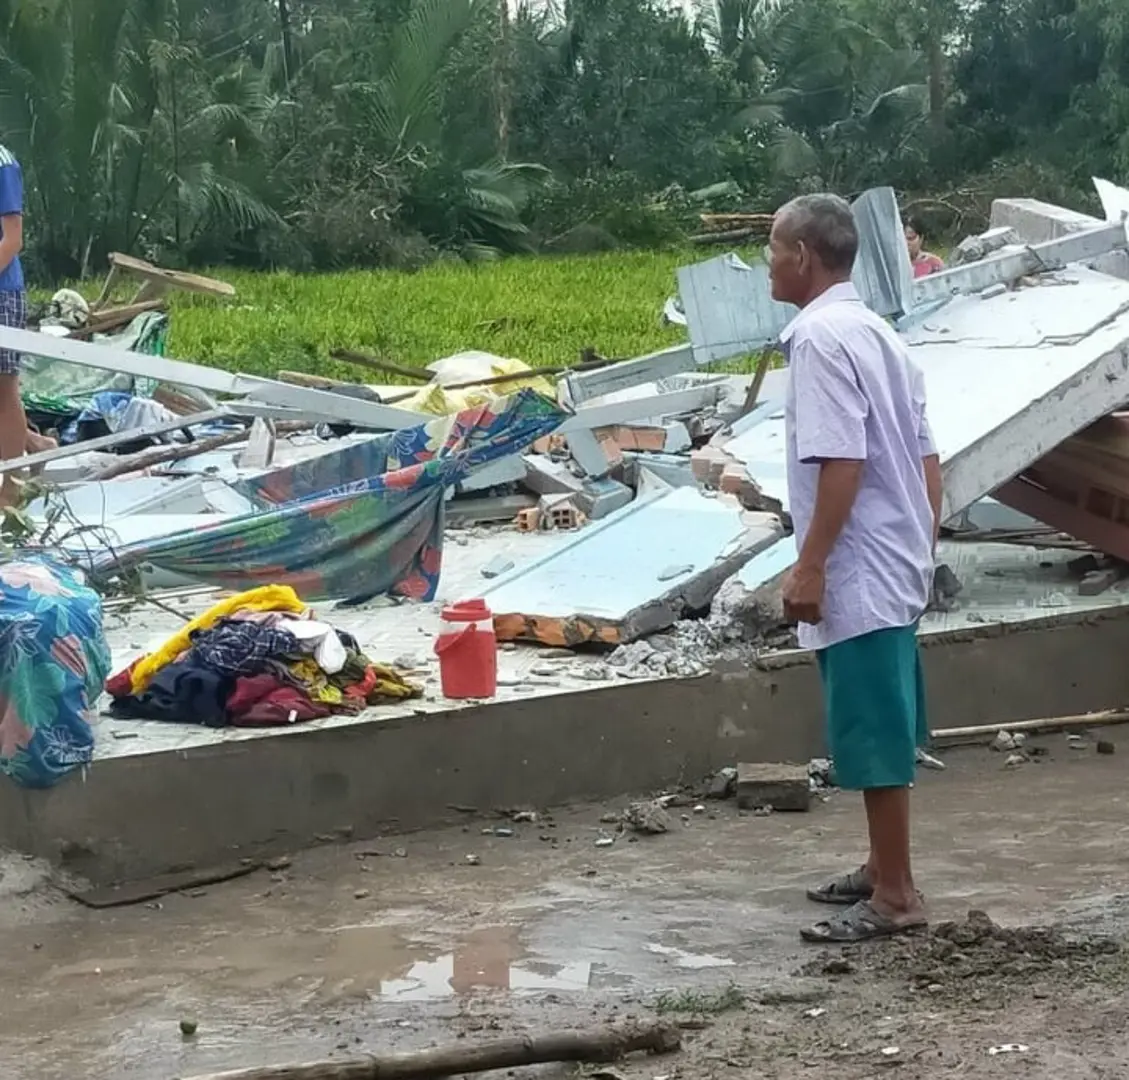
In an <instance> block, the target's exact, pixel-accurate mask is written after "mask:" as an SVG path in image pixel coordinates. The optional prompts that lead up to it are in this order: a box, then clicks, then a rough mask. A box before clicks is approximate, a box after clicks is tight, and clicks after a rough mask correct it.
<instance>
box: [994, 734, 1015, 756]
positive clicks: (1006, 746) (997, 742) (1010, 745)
mask: <svg viewBox="0 0 1129 1080" xmlns="http://www.w3.org/2000/svg"><path fill="white" fill-rule="evenodd" d="M992 749H993V750H995V751H997V752H999V753H1001V754H1002V753H1008V752H1010V751H1012V750H1014V749H1015V736H1014V735H1012V733H1011V732H1010V731H997V732H996V737H995V738H994V739H993V740H992Z"/></svg>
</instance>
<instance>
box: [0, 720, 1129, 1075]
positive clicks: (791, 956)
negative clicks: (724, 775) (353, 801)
mask: <svg viewBox="0 0 1129 1080" xmlns="http://www.w3.org/2000/svg"><path fill="white" fill-rule="evenodd" d="M1122 730H1124V729H1122ZM1118 735H1119V732H1117V731H1115V732H1114V736H1113V737H1114V738H1115V739H1117V738H1118ZM1042 743H1043V745H1044V746H1046V747H1048V748H1049V753H1048V754H1047V755H1046V756H1045V757H1044V758H1042V759H1040V760H1039V761H1038V763H1036V762H1032V763H1030V764H1028V765H1025V766H1023V767H1022V768H1019V769H1015V770H1007V769H1005V768H1004V763H1003V759H1002V757H1001V756H1000V755H997V754H991V753H989V752H988V751H987V750H983V751H981V750H972V751H965V752H962V753H961V754H959V755H952V756H950V758H949V761H950V768H949V769H948V771H947V772H944V773H938V774H926V775H924V776H923V777H922V782H921V784H920V785H919V789H918V800H917V810H918V817H917V821H918V826H917V836H916V844H917V851H918V860H919V873H920V878H921V885H922V887H923V888H924V889H925V890H926V892H927V894H928V896H929V898H930V903H931V914H932V917H933V919H934V922H935V923H937V922H939V921H943V920H952V919H958V920H963V919H964V917H965V916H966V914H967V912H968V910H969V909H981V910H984V911H986V912H988V913H989V914H990V915H991V917H992V918H993V919H995V920H996V921H997V922H998V923H1000V924H1003V925H1005V926H1009V927H1015V926H1024V925H1030V924H1036V923H1038V924H1042V923H1049V922H1061V923H1063V924H1064V925H1065V926H1066V927H1067V929H1068V930H1069V932H1070V934H1072V935H1075V936H1078V935H1081V937H1082V938H1083V939H1085V940H1086V941H1089V940H1090V939H1091V938H1092V937H1094V936H1098V937H1100V938H1102V939H1103V940H1101V941H1099V942H1098V943H1097V945H1096V946H1094V947H1089V946H1087V947H1085V948H1080V947H1078V946H1076V945H1074V944H1071V940H1068V939H1067V938H1063V937H1057V936H1039V935H1035V936H1032V935H1030V934H1027V935H1023V934H1021V935H1018V936H1016V935H1012V936H1006V935H1003V936H1001V934H1000V933H998V932H995V931H992V930H991V929H990V927H988V926H987V924H976V923H974V924H973V925H972V926H971V928H970V927H969V926H967V925H963V926H960V927H956V928H947V929H944V930H942V931H941V933H940V934H939V935H936V936H933V937H931V938H928V939H925V940H923V941H922V942H920V943H917V944H915V945H912V946H901V945H888V946H885V947H879V948H874V949H867V950H862V951H859V952H857V953H848V954H847V955H846V956H844V955H842V954H838V953H837V954H834V955H831V954H828V955H825V954H824V953H822V952H821V951H820V950H818V949H817V950H814V951H813V950H811V949H807V948H805V947H803V946H802V945H800V943H799V942H798V940H797V938H796V933H795V932H796V928H797V927H798V926H799V925H800V923H801V922H802V921H803V920H810V919H812V918H813V917H814V916H816V915H817V914H818V912H816V911H813V910H812V909H811V907H810V906H809V905H808V904H807V903H806V902H805V901H804V899H803V888H804V886H805V885H807V884H808V883H810V882H812V881H814V880H817V879H819V878H820V877H822V876H823V875H825V874H826V873H827V872H828V871H834V870H837V869H839V868H841V867H844V866H849V865H851V864H852V863H853V862H855V861H857V858H858V854H859V838H860V836H861V829H862V821H861V814H860V807H859V805H858V803H857V802H856V800H855V799H854V798H852V797H850V796H845V795H835V796H833V797H832V798H831V800H830V801H829V802H827V803H826V804H824V805H819V806H817V807H816V808H815V809H814V810H813V811H812V812H811V813H809V814H806V815H795V816H787V815H783V814H777V815H774V816H771V817H767V818H761V817H755V816H752V815H749V816H745V815H740V814H738V812H737V811H736V809H735V807H734V806H733V804H732V803H720V804H715V803H711V804H708V809H707V810H706V811H705V812H695V808H694V806H693V805H688V806H686V807H685V808H679V809H675V810H674V811H673V817H674V828H673V830H672V831H671V832H669V833H667V834H665V835H660V836H653V837H641V838H639V839H638V840H637V841H635V842H633V841H632V840H631V839H630V838H629V837H627V836H622V837H620V838H619V839H617V841H616V843H615V844H614V845H612V846H610V847H603V846H598V845H597V843H596V841H597V839H598V838H600V837H601V836H606V835H609V834H610V833H611V832H612V831H613V827H612V826H611V825H609V824H606V823H602V822H601V817H603V816H604V815H606V814H608V813H609V811H615V810H616V809H619V808H618V807H614V806H600V807H582V808H576V809H572V810H569V811H562V812H556V813H552V814H544V813H538V816H537V820H535V821H524V820H519V821H514V820H513V819H512V818H510V817H503V816H498V815H493V814H491V813H488V812H483V813H479V814H469V813H468V814H467V815H466V821H465V824H464V825H463V826H462V827H461V828H453V829H450V830H447V831H444V832H440V833H429V834H417V835H411V836H406V837H390V838H387V839H383V840H378V841H366V842H356V843H354V842H350V841H343V842H341V843H340V844H336V845H326V846H325V847H323V848H320V849H317V850H314V851H311V852H307V853H304V854H300V855H295V856H294V858H293V860H292V862H290V864H289V865H286V866H280V867H278V868H277V869H275V870H274V871H267V870H264V871H261V872H258V873H256V874H255V875H252V876H251V877H248V878H245V879H243V880H241V881H236V882H231V883H228V884H225V885H218V886H213V887H210V888H208V889H206V890H200V891H198V892H196V893H194V894H191V895H184V894H181V895H175V896H171V897H167V898H165V899H164V900H163V901H161V902H160V903H154V904H151V905H139V906H136V907H131V908H123V909H117V910H112V911H103V912H95V911H89V910H86V909H84V908H81V907H79V906H78V905H76V904H74V903H73V902H72V901H70V900H67V899H65V898H64V897H63V896H62V894H61V893H60V892H59V891H58V890H57V889H56V888H55V887H54V884H53V883H52V881H51V879H50V875H49V873H48V872H47V871H46V870H45V869H44V868H43V867H40V866H39V865H38V864H34V863H30V862H26V861H24V860H23V859H21V858H20V857H19V856H7V857H5V859H4V862H3V864H2V871H3V872H2V874H0V924H2V929H3V933H2V935H0V994H2V999H3V1001H4V1007H3V1009H2V1010H0V1072H2V1075H4V1076H5V1077H8V1076H11V1077H18V1078H24V1077H27V1078H29V1080H30V1078H36V1080H75V1078H76V1077H82V1078H83V1080H127V1078H132V1080H171V1078H173V1077H184V1076H190V1075H193V1074H195V1073H200V1072H206V1071H209V1070H212V1069H219V1068H233V1067H236V1066H240V1065H251V1064H260V1063H267V1062H280V1061H287V1060H305V1059H310V1058H316V1057H338V1058H344V1057H348V1056H350V1055H355V1054H358V1053H361V1052H364V1051H366V1050H381V1049H391V1048H396V1049H410V1048H414V1047H422V1046H429V1045H434V1044H437V1043H442V1042H447V1041H450V1040H453V1039H461V1038H465V1039H468V1040H470V1039H479V1038H488V1037H493V1036H497V1035H500V1034H505V1033H514V1032H525V1031H536V1030H551V1029H559V1028H561V1027H566V1026H571V1025H582V1024H590V1023H600V1022H602V1021H604V1020H610V1019H613V1018H622V1017H625V1016H629V1015H643V1014H646V1013H650V1012H653V1011H655V1010H659V1011H662V1012H664V1013H667V1014H669V1015H671V1016H675V1017H677V1018H680V1019H682V1020H683V1021H685V1022H687V1024H688V1030H687V1032H686V1050H685V1051H684V1052H683V1053H682V1054H680V1055H677V1056H675V1057H672V1058H664V1059H661V1060H659V1059H655V1060H650V1061H638V1062H630V1063H627V1064H626V1065H624V1066H623V1068H622V1070H621V1072H622V1075H623V1076H625V1077H627V1078H629V1080H653V1078H654V1077H658V1076H666V1077H671V1078H676V1077H678V1078H687V1080H689V1078H694V1080H703V1078H712V1077H729V1076H733V1077H738V1076H746V1075H751V1076H762V1077H775V1078H779V1080H795V1078H798V1077H801V1076H803V1077H807V1076H811V1075H819V1073H820V1072H823V1073H828V1072H830V1073H833V1074H834V1076H835V1077H836V1078H837V1080H850V1078H856V1077H857V1078H862V1077H872V1076H875V1075H884V1074H885V1070H886V1069H888V1068H889V1069H893V1070H895V1075H897V1076H899V1077H943V1076H950V1075H951V1076H954V1077H956V1076H970V1077H977V1078H979V1077H987V1078H991V1077H995V1076H1009V1077H1011V1076H1021V1077H1025V1078H1032V1080H1036V1078H1037V1080H1043V1078H1046V1080H1050V1078H1051V1077H1055V1078H1058V1080H1070V1078H1075V1077H1112V1076H1123V1075H1126V1070H1127V1069H1129V1032H1127V1030H1126V1026H1125V1023H1124V1006H1123V1004H1122V1002H1123V996H1122V995H1123V993H1124V990H1125V989H1126V987H1127V985H1129V964H1126V962H1125V960H1124V959H1123V957H1122V955H1121V954H1120V952H1119V951H1117V949H1116V943H1115V944H1114V945H1110V944H1108V942H1106V941H1105V940H1104V939H1105V938H1107V937H1110V936H1112V937H1113V938H1114V939H1117V940H1118V941H1119V940H1120V938H1121V936H1122V935H1123V934H1124V933H1125V932H1126V931H1127V928H1129V895H1127V894H1129V859H1127V853H1129V814H1127V813H1126V810H1127V801H1129V794H1127V792H1129V786H1127V785H1126V775H1125V765H1124V762H1125V760H1126V759H1125V758H1123V757H1119V756H1117V755H1114V756H1112V757H1099V756H1097V755H1096V754H1094V752H1093V749H1092V747H1091V748H1089V749H1087V750H1072V749H1070V748H1069V747H1068V745H1067V743H1066V741H1065V739H1063V738H1062V737H1061V736H1054V737H1047V738H1046V739H1044V740H1043V741H1042ZM1125 753H1126V754H1129V743H1127V744H1126V746H1125ZM377 772H378V770H377ZM374 782H375V781H374ZM248 797H253V793H251V792H249V793H248ZM626 801H627V800H625V801H624V805H625V804H626ZM683 815H684V820H683ZM484 830H485V831H484ZM509 832H512V834H513V835H508V833H509ZM468 857H469V858H468ZM181 1020H188V1021H191V1022H192V1023H194V1024H196V1025H197V1031H196V1034H195V1035H194V1036H192V1037H185V1036H183V1035H182V1034H181V1031H180V1028H179V1024H180V1021H181ZM1009 1044H1010V1045H1019V1046H1022V1047H1025V1048H1026V1049H1023V1050H1013V1051H1011V1052H1001V1053H997V1054H995V1055H992V1054H990V1052H989V1051H990V1050H991V1049H992V1048H998V1047H1001V1046H1005V1045H1009ZM556 1071H559V1070H556ZM556 1071H550V1075H552V1074H554V1072H556ZM561 1074H562V1075H565V1073H561Z"/></svg>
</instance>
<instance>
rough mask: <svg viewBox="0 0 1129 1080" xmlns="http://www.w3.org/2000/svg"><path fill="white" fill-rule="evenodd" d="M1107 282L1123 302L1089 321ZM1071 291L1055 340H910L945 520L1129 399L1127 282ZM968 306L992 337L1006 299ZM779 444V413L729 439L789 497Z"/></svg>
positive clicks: (1105, 295)
mask: <svg viewBox="0 0 1129 1080" xmlns="http://www.w3.org/2000/svg"><path fill="white" fill-rule="evenodd" d="M1098 276H1100V275H1098ZM1110 288H1112V289H1115V290H1119V291H1120V295H1121V297H1122V298H1123V301H1124V305H1123V306H1120V305H1119V311H1120V313H1119V314H1117V315H1116V316H1114V317H1112V318H1110V319H1107V320H1106V321H1104V322H1103V323H1101V324H1100V325H1098V326H1097V327H1095V325H1094V318H1093V313H1092V307H1093V306H1094V305H1096V306H1097V307H1098V309H1100V310H1107V309H1108V307H1109V306H1110V303H1111V295H1110V291H1109V290H1110ZM1033 291H1035V292H1041V290H1033ZM1071 295H1072V296H1073V300H1074V313H1075V314H1074V321H1073V322H1070V321H1069V320H1066V319H1065V318H1064V319H1063V320H1062V321H1061V328H1062V329H1064V330H1065V331H1066V333H1065V334H1064V335H1063V343H1061V344H1054V345H1051V344H1044V345H1043V346H1041V347H1031V346H1025V347H1022V346H1021V347H1018V348H1006V347H993V346H984V345H982V344H976V343H973V344H965V343H963V342H959V341H958V342H952V343H945V344H932V343H930V344H924V345H911V346H910V355H911V357H912V359H913V361H914V362H915V363H916V364H917V365H918V366H919V367H920V368H921V370H922V372H923V374H924V376H925V386H926V394H927V398H928V409H929V420H930V424H931V426H932V429H933V435H934V438H935V440H936V442H937V448H938V452H939V453H940V455H941V460H942V464H943V468H944V473H945V518H946V519H948V518H950V517H952V516H953V515H954V514H957V513H959V512H960V511H961V510H963V509H964V508H965V507H966V506H969V505H970V504H971V503H973V502H975V501H976V500H977V499H978V498H980V497H981V496H983V495H986V494H988V493H989V492H991V491H994V490H995V489H996V488H997V487H999V486H1000V484H1002V483H1004V482H1005V481H1007V480H1009V479H1011V478H1012V477H1013V476H1015V475H1016V474H1018V473H1019V472H1021V471H1022V470H1023V469H1024V468H1026V467H1027V466H1028V465H1030V464H1031V463H1032V462H1033V461H1035V460H1036V459H1038V458H1040V457H1042V455H1043V454H1045V453H1046V452H1047V451H1048V450H1051V449H1053V448H1054V447H1055V446H1057V445H1058V444H1059V443H1060V442H1062V440H1063V439H1066V438H1068V437H1069V436H1071V435H1073V434H1075V433H1076V432H1078V431H1080V430H1081V429H1082V428H1084V427H1086V426H1087V425H1088V424H1091V423H1093V422H1094V421H1095V420H1097V419H1098V418H1099V417H1101V416H1104V415H1105V414H1106V413H1108V412H1111V411H1112V410H1113V409H1115V408H1117V407H1119V406H1120V405H1121V404H1122V403H1123V402H1126V401H1129V284H1127V283H1125V282H1121V281H1115V280H1112V279H1104V278H1103V279H1102V280H1101V281H1100V282H1096V281H1086V282H1083V281H1081V280H1080V281H1079V284H1078V285H1076V286H1074V287H1073V288H1072V289H1071ZM970 305H971V308H970V311H969V313H968V315H967V317H965V316H962V318H966V320H967V321H965V322H964V323H963V325H964V326H965V328H966V330H967V331H968V332H969V335H970V336H971V337H973V338H975V337H976V336H977V335H981V334H982V335H988V334H989V333H996V330H995V329H994V328H993V324H997V323H1007V322H1008V311H1009V310H1010V305H1009V303H1008V298H1007V297H1006V296H999V297H995V298H993V299H991V300H984V301H980V300H978V299H977V300H972V301H970ZM973 311H975V312H978V315H976V316H975V317H973V315H972V312H973ZM1071 331H1076V333H1073V334H1072V333H1071ZM784 447H785V444H784V413H783V410H782V409H777V411H776V412H775V413H774V414H773V415H772V416H770V417H769V418H768V419H766V420H765V421H764V422H762V423H760V424H758V425H756V426H755V427H753V428H752V429H750V430H749V431H747V432H745V433H744V434H743V435H742V436H741V438H740V439H739V440H735V441H732V442H730V443H729V444H727V445H726V449H728V450H729V451H730V452H731V453H734V452H735V451H736V452H737V453H738V454H739V459H740V460H743V461H745V462H747V464H748V468H749V473H750V475H751V476H753V478H754V479H756V480H757V482H758V483H760V484H761V486H762V487H763V488H764V489H765V491H766V492H769V493H772V494H773V495H779V494H785V495H786V490H785V485H784V484H783V463H784ZM785 505H787V504H786V503H785Z"/></svg>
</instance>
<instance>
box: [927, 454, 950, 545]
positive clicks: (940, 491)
mask: <svg viewBox="0 0 1129 1080" xmlns="http://www.w3.org/2000/svg"><path fill="white" fill-rule="evenodd" d="M921 464H922V467H923V468H924V469H925V493H926V494H927V495H928V496H929V506H930V508H931V509H932V511H933V550H934V551H936V550H937V540H938V538H939V537H940V535H941V507H942V505H943V504H944V501H945V486H944V483H943V482H942V480H941V457H940V455H939V454H936V453H933V454H927V455H926V456H925V457H923V458H922V459H921Z"/></svg>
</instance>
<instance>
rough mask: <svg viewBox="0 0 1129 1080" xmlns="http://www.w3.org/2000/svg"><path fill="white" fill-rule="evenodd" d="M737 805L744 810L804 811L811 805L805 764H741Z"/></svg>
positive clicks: (738, 773)
mask: <svg viewBox="0 0 1129 1080" xmlns="http://www.w3.org/2000/svg"><path fill="white" fill-rule="evenodd" d="M737 805H738V807H740V808H741V809H742V810H764V809H766V808H769V807H771V808H772V809H773V810H784V811H805V810H808V809H809V808H810V807H811V783H810V780H809V778H808V767H807V766H806V765H783V764H767V765H738V766H737Z"/></svg>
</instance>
